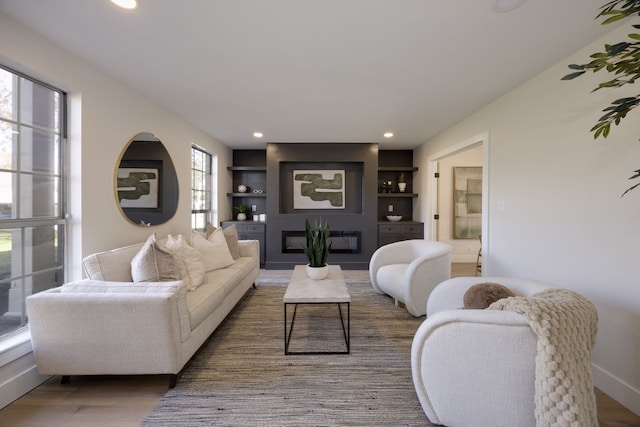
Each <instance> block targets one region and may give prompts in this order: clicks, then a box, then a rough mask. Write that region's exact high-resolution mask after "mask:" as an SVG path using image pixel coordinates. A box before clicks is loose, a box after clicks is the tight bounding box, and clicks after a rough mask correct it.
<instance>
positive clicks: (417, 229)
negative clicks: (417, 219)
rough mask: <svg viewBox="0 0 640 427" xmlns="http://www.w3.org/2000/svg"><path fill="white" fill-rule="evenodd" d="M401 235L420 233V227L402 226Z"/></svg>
mask: <svg viewBox="0 0 640 427" xmlns="http://www.w3.org/2000/svg"><path fill="white" fill-rule="evenodd" d="M402 233H422V225H417V224H413V225H403V226H402Z"/></svg>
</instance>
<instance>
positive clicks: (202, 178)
mask: <svg viewBox="0 0 640 427" xmlns="http://www.w3.org/2000/svg"><path fill="white" fill-rule="evenodd" d="M211 163H212V162H211V154H209V153H207V152H206V151H204V150H202V149H201V148H198V147H195V146H193V147H191V229H193V230H199V231H205V229H206V227H207V221H210V222H212V208H211V200H212V197H211V196H212V192H211V184H212V179H213V175H212V169H211Z"/></svg>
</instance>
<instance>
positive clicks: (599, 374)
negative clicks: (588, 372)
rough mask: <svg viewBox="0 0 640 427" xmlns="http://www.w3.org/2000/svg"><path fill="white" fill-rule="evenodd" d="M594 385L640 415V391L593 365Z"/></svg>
mask: <svg viewBox="0 0 640 427" xmlns="http://www.w3.org/2000/svg"><path fill="white" fill-rule="evenodd" d="M592 367H593V383H594V385H595V386H596V387H597V388H599V389H600V390H602V391H603V392H604V393H606V394H607V395H609V396H610V397H612V398H613V399H615V400H616V401H617V402H618V403H620V404H621V405H622V406H624V407H625V408H627V409H629V410H630V411H631V412H633V413H635V414H637V415H640V390H637V389H635V388H633V387H632V386H631V385H629V384H627V383H625V382H624V381H623V380H621V379H620V378H617V377H615V376H614V375H613V374H611V372H608V371H606V370H604V369H602V368H601V367H599V366H597V365H595V364H593V365H592Z"/></svg>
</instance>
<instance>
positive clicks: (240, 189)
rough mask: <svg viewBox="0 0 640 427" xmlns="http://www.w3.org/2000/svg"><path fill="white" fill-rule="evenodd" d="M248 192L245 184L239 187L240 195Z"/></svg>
mask: <svg viewBox="0 0 640 427" xmlns="http://www.w3.org/2000/svg"><path fill="white" fill-rule="evenodd" d="M246 192H247V186H246V185H244V184H240V185H238V193H246Z"/></svg>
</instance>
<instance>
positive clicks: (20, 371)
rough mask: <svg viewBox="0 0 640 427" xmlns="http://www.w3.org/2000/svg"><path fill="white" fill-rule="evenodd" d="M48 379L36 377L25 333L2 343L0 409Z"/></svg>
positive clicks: (26, 333) (27, 336) (0, 352)
mask: <svg viewBox="0 0 640 427" xmlns="http://www.w3.org/2000/svg"><path fill="white" fill-rule="evenodd" d="M49 378H50V377H48V376H42V375H38V372H37V370H36V360H35V357H34V355H33V350H32V348H31V340H30V337H29V333H28V332H27V331H25V332H24V333H21V334H17V335H15V336H13V337H11V338H9V339H6V340H5V341H3V343H2V346H0V409H2V408H4V407H5V406H7V405H9V404H10V403H11V402H13V401H14V400H16V399H18V398H20V397H21V396H23V395H25V394H26V393H28V392H29V391H31V390H33V389H34V388H36V387H37V386H39V385H40V384H42V383H43V382H45V381H46V380H47V379H49Z"/></svg>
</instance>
